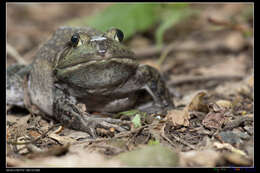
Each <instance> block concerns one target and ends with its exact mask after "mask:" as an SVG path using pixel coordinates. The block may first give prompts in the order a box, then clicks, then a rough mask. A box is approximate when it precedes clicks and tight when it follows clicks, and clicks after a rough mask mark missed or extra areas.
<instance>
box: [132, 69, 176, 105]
mask: <svg viewBox="0 0 260 173" xmlns="http://www.w3.org/2000/svg"><path fill="white" fill-rule="evenodd" d="M135 80H137V81H138V85H140V88H141V89H144V90H146V91H147V92H148V93H149V95H151V97H152V98H153V101H154V106H158V107H160V108H162V109H164V108H166V109H171V108H173V107H174V103H173V100H172V97H171V95H170V92H169V90H168V88H167V87H166V83H165V81H164V80H163V79H162V76H161V75H160V73H159V72H158V71H157V70H156V69H154V68H153V67H151V66H148V65H140V66H139V68H138V69H137V72H136V76H135Z"/></svg>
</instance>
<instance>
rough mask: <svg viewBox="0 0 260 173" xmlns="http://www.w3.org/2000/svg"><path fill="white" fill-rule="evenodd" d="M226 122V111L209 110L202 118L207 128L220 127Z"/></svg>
mask: <svg viewBox="0 0 260 173" xmlns="http://www.w3.org/2000/svg"><path fill="white" fill-rule="evenodd" d="M225 122H226V118H225V114H224V111H222V112H209V113H208V114H207V115H206V116H205V118H204V119H203V120H202V124H203V125H204V126H205V127H207V128H210V129H211V128H213V129H219V128H221V126H222V125H223V124H224V123H225Z"/></svg>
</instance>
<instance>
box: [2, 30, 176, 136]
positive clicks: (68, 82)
mask: <svg viewBox="0 0 260 173" xmlns="http://www.w3.org/2000/svg"><path fill="white" fill-rule="evenodd" d="M122 39H123V33H122V31H120V30H119V29H115V28H113V29H110V30H108V31H107V32H106V33H101V32H99V31H96V30H94V29H92V28H89V27H84V28H79V27H60V28H59V29H58V30H57V31H56V32H55V33H54V34H53V36H52V37H51V38H50V40H48V41H47V42H46V43H45V44H43V45H42V47H40V49H39V50H38V52H37V53H36V56H35V59H34V61H33V63H32V64H31V65H29V66H26V67H25V66H23V65H12V66H10V67H9V68H8V69H7V86H6V87H7V88H6V92H7V104H12V105H17V106H21V107H25V106H26V104H25V103H24V99H25V97H26V98H29V100H30V103H31V105H35V106H37V108H38V109H39V110H41V112H43V113H44V115H45V116H46V117H49V118H51V119H54V120H56V121H59V122H61V123H62V124H64V125H65V126H67V127H69V128H72V129H76V130H81V131H85V132H87V133H89V134H90V135H91V136H93V137H96V136H97V133H96V128H97V127H102V128H109V127H114V128H115V129H116V130H118V131H123V130H124V128H123V127H122V120H120V119H114V118H111V117H105V118H104V117H97V116H93V115H91V112H100V113H115V112H120V111H126V110H129V109H133V108H136V109H140V110H143V111H146V110H154V111H155V110H156V111H158V110H165V109H169V108H173V106H174V105H173V101H172V98H171V96H170V94H169V91H168V89H167V87H166V85H165V82H164V81H163V80H162V78H161V76H160V74H159V72H158V71H157V70H156V69H154V68H153V67H150V66H148V65H139V64H138V63H137V61H135V55H134V53H133V52H132V51H130V50H129V49H128V48H126V47H125V46H123V45H122V44H121V41H122ZM24 83H26V85H25V84H24ZM144 98H148V100H150V103H152V104H150V105H149V104H147V103H148V100H147V101H144ZM140 100H142V101H140ZM78 103H81V104H85V107H86V111H85V112H84V111H82V109H80V108H79V107H78ZM145 105H146V106H145ZM147 105H149V106H150V107H151V108H152V109H148V108H147ZM149 106H148V107H149ZM156 111H155V112H156Z"/></svg>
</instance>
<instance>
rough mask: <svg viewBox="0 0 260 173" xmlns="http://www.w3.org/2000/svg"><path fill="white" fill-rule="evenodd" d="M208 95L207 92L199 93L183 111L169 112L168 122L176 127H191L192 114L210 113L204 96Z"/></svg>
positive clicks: (174, 110)
mask: <svg viewBox="0 0 260 173" xmlns="http://www.w3.org/2000/svg"><path fill="white" fill-rule="evenodd" d="M205 95H207V92H206V91H199V92H197V93H196V94H195V96H193V97H192V99H191V101H190V103H189V104H187V105H186V107H185V108H184V109H183V110H176V109H173V110H171V111H168V113H167V115H166V117H167V120H168V121H169V122H170V124H172V125H173V126H174V127H180V126H186V127H187V126H189V119H190V117H191V116H190V114H191V113H192V112H206V113H207V112H208V106H207V105H206V104H205V103H204V96H205Z"/></svg>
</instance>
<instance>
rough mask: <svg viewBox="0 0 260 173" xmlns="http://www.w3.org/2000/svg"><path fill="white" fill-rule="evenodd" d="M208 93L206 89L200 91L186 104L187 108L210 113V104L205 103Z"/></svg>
mask: <svg viewBox="0 0 260 173" xmlns="http://www.w3.org/2000/svg"><path fill="white" fill-rule="evenodd" d="M206 95H207V92H206V91H199V92H198V93H197V94H196V95H195V96H194V97H193V98H192V100H191V102H190V103H189V104H188V105H187V106H186V109H187V110H188V111H189V112H190V111H199V112H205V113H208V106H207V105H206V104H205V103H204V96H206Z"/></svg>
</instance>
